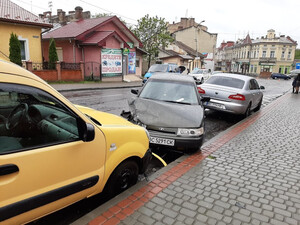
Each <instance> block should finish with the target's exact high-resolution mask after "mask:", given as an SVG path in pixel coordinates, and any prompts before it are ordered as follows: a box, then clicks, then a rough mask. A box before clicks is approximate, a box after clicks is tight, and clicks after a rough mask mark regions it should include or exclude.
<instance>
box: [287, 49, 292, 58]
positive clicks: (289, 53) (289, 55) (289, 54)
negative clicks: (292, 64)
mask: <svg viewBox="0 0 300 225" xmlns="http://www.w3.org/2000/svg"><path fill="white" fill-rule="evenodd" d="M291 55H292V52H291V51H289V52H288V59H290V58H291Z"/></svg>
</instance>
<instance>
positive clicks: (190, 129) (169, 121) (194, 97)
mask: <svg viewBox="0 0 300 225" xmlns="http://www.w3.org/2000/svg"><path fill="white" fill-rule="evenodd" d="M131 92H132V93H133V94H136V95H137V97H134V98H133V99H131V101H130V102H129V106H130V109H131V112H130V120H131V121H134V122H135V123H137V124H139V125H141V126H143V127H145V128H146V129H147V130H148V132H149V134H150V138H149V141H150V145H151V146H152V147H163V146H168V147H169V148H173V149H178V150H183V151H197V150H199V149H200V147H201V145H202V141H203V135H204V108H203V106H202V101H201V100H202V98H201V97H200V95H199V94H198V93H197V87H196V84H195V80H194V79H193V78H192V77H190V76H184V75H179V74H178V75H174V74H167V73H165V74H157V75H153V76H151V77H150V78H149V80H148V81H147V82H146V84H145V86H144V87H143V89H142V90H141V91H140V92H139V91H138V90H136V89H132V90H131ZM208 100H209V99H205V101H208ZM203 101H204V99H203Z"/></svg>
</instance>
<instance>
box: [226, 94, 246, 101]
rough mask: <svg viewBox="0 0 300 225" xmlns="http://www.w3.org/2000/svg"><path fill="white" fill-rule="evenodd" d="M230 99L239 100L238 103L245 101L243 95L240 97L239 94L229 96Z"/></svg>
mask: <svg viewBox="0 0 300 225" xmlns="http://www.w3.org/2000/svg"><path fill="white" fill-rule="evenodd" d="M228 98H230V99H234V100H240V101H245V100H246V98H245V96H244V95H241V94H235V95H229V97H228Z"/></svg>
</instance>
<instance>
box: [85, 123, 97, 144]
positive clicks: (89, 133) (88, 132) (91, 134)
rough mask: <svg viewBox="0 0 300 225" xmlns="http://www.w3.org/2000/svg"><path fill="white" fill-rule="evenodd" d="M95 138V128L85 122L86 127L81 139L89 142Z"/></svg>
mask: <svg viewBox="0 0 300 225" xmlns="http://www.w3.org/2000/svg"><path fill="white" fill-rule="evenodd" d="M94 138H95V128H94V126H93V125H92V124H90V123H86V127H85V129H84V133H83V141H84V142H90V141H92V140H94Z"/></svg>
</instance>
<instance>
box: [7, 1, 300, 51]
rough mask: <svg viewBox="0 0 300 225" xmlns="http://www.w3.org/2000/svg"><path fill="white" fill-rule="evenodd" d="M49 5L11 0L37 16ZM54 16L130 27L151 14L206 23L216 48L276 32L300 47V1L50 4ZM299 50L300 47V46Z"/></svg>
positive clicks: (58, 2)
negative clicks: (111, 19)
mask: <svg viewBox="0 0 300 225" xmlns="http://www.w3.org/2000/svg"><path fill="white" fill-rule="evenodd" d="M49 1H50V0H47V1H44V0H12V2H14V3H16V4H18V5H20V6H22V7H23V8H25V9H27V10H28V11H31V12H32V13H34V14H36V15H38V14H40V13H43V12H44V11H49V10H50V7H49ZM51 1H52V13H53V14H55V15H56V14H57V13H56V12H57V9H63V10H64V11H65V12H68V11H72V10H74V8H75V7H76V6H81V7H82V8H83V11H90V12H91V14H92V15H94V14H96V13H112V14H113V15H117V16H119V17H122V19H124V20H125V21H126V22H127V23H130V24H134V25H136V24H137V20H138V19H140V18H142V17H143V16H145V15H146V14H149V15H150V16H151V17H154V16H158V17H162V18H165V21H166V22H170V23H173V22H179V21H180V18H181V17H188V18H189V17H192V18H195V21H196V22H198V23H199V22H201V21H202V20H205V22H204V23H202V24H203V25H205V26H207V27H208V32H210V33H218V42H217V47H218V46H219V45H220V43H221V42H222V41H223V40H224V41H236V40H237V39H238V38H245V36H246V35H247V34H248V33H249V34H250V37H251V38H254V39H255V38H256V37H261V36H264V35H266V34H267V30H269V29H274V30H275V32H276V35H277V36H278V35H286V36H290V37H291V38H293V39H294V40H295V41H297V42H298V43H299V45H300V1H299V0H251V1H244V0H226V1H224V0H208V1H207V0H205V1H204V0H182V1H179V0H150V1H149V0H147V1H145V0H107V1H101V0H51ZM297 48H300V46H297Z"/></svg>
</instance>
